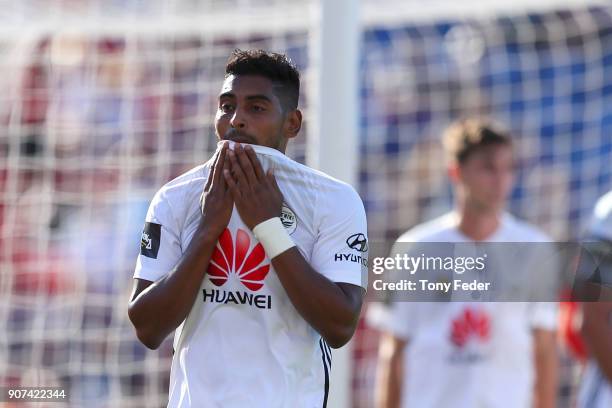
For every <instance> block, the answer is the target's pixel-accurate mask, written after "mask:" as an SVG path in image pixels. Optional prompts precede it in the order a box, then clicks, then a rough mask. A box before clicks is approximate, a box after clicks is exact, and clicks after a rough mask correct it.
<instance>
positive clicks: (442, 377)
mask: <svg viewBox="0 0 612 408" xmlns="http://www.w3.org/2000/svg"><path fill="white" fill-rule="evenodd" d="M457 225H458V216H457V214H455V213H450V214H447V215H445V216H443V217H440V218H438V219H435V220H433V221H430V222H428V223H425V224H422V225H420V226H417V227H415V228H413V229H412V230H410V231H408V232H407V233H405V234H404V235H402V236H401V237H400V238H399V239H398V242H470V240H469V239H468V238H467V237H466V236H465V235H463V234H462V233H461V231H460V230H459V229H458V227H457ZM488 241H489V242H546V241H550V240H549V239H547V238H546V236H545V235H544V234H543V233H541V232H539V231H538V230H536V229H535V228H533V227H531V226H529V225H527V224H526V223H523V222H520V221H519V220H517V219H515V218H514V217H512V216H511V215H509V214H504V215H503V217H502V220H501V225H500V227H499V228H498V230H497V231H496V232H495V233H494V234H493V236H491V237H490V239H489V240H488ZM556 311H557V305H556V304H554V303H526V302H515V303H506V302H490V303H487V302H480V303H475V302H473V303H468V302H448V303H447V302H438V303H434V302H420V303H419V302H400V301H398V302H393V304H392V306H391V310H390V313H389V314H388V315H386V316H385V319H384V320H383V322H379V324H380V323H382V326H383V327H382V328H383V329H384V330H388V331H390V332H392V333H393V334H394V335H396V336H397V337H400V338H403V339H404V340H406V341H407V342H408V343H407V346H406V351H405V353H404V358H405V360H404V367H405V371H404V372H405V373H406V374H405V376H404V383H403V385H402V390H403V391H402V401H403V404H402V406H404V407H441V408H444V407H453V408H462V407H464V408H479V407H487V408H497V407H508V408H510V407H511V408H521V407H531V399H532V392H533V381H534V375H533V367H534V361H533V357H532V354H533V352H532V329H533V328H535V327H538V328H544V329H550V330H554V329H555V327H556V324H557V313H556Z"/></svg>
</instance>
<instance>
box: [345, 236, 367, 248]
mask: <svg viewBox="0 0 612 408" xmlns="http://www.w3.org/2000/svg"><path fill="white" fill-rule="evenodd" d="M346 245H348V246H349V248H351V249H356V250H357V251H359V252H365V251H367V250H368V240H367V239H366V237H365V235H363V234H362V233H358V234H353V235H351V236H350V237H348V238H347V239H346Z"/></svg>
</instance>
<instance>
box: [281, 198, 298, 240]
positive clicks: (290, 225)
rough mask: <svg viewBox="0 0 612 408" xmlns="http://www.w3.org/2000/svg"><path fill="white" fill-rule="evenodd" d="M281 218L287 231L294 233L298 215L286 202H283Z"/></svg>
mask: <svg viewBox="0 0 612 408" xmlns="http://www.w3.org/2000/svg"><path fill="white" fill-rule="evenodd" d="M280 219H281V222H282V223H283V227H285V229H286V230H287V233H288V234H289V235H291V234H293V233H294V232H295V229H296V228H297V217H296V216H295V213H294V212H293V210H291V208H289V206H288V205H287V203H285V202H283V207H282V208H281V215H280Z"/></svg>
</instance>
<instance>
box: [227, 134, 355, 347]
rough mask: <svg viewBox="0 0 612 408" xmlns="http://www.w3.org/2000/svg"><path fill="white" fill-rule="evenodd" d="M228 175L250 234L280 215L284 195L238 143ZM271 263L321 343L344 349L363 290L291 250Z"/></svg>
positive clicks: (353, 328)
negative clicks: (334, 278)
mask: <svg viewBox="0 0 612 408" xmlns="http://www.w3.org/2000/svg"><path fill="white" fill-rule="evenodd" d="M228 155H229V158H230V163H231V172H230V171H229V170H227V171H225V172H224V173H225V178H226V182H227V184H228V185H229V188H230V190H231V191H232V194H233V197H234V201H235V203H236V208H237V209H238V212H239V213H240V217H241V218H242V220H243V221H244V223H245V224H246V225H247V227H249V228H250V229H251V230H252V229H253V228H254V227H255V226H257V225H258V224H259V223H261V222H263V221H266V220H268V219H270V218H273V217H278V215H279V214H280V210H281V206H282V202H283V196H282V194H281V192H280V190H279V188H278V186H277V185H276V180H275V179H274V176H273V175H272V173H268V174H264V172H263V169H262V168H261V164H260V163H259V160H257V156H256V155H255V152H254V151H253V149H252V148H250V146H247V148H246V149H244V148H242V146H241V145H239V144H236V148H235V152H234V151H231V150H230V151H229V152H228ZM272 265H273V266H274V269H275V270H276V274H277V276H278V278H279V280H280V282H281V284H282V285H283V287H284V289H285V291H286V292H287V295H288V296H289V299H290V300H291V302H292V303H293V305H294V306H295V308H296V309H297V311H298V312H299V313H300V315H301V316H302V317H303V318H304V320H306V321H307V322H308V323H309V324H310V325H311V326H312V327H313V328H314V329H315V330H317V331H318V332H319V334H321V336H322V337H323V338H324V339H325V341H326V342H327V343H328V344H329V345H330V346H331V347H334V348H338V347H342V346H343V345H344V344H346V343H347V342H348V341H349V340H350V338H351V337H352V336H353V333H354V332H355V329H356V327H357V321H358V319H359V313H360V311H361V304H362V301H363V295H364V292H365V291H364V289H363V288H361V287H359V286H357V285H352V284H348V283H335V282H332V281H331V280H329V279H328V278H326V277H325V276H323V275H321V274H320V273H318V272H317V271H316V270H315V269H314V268H312V266H311V265H310V264H309V263H308V262H307V261H306V259H304V257H303V256H302V254H301V253H300V251H299V250H298V249H297V248H296V247H293V248H290V249H288V250H286V251H284V252H283V253H281V254H279V255H277V256H275V257H274V258H273V259H272Z"/></svg>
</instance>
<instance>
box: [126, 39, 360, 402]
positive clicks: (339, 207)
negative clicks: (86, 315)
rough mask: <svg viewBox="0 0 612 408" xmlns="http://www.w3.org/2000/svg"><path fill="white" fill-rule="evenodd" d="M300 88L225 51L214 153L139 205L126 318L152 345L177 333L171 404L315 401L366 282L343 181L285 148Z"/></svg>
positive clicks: (283, 68) (271, 64) (321, 398)
mask: <svg viewBox="0 0 612 408" xmlns="http://www.w3.org/2000/svg"><path fill="white" fill-rule="evenodd" d="M298 96H299V73H298V71H297V70H296V68H295V67H294V66H293V64H292V63H291V62H290V61H288V60H287V58H286V57H285V56H283V55H280V54H275V53H268V52H265V51H261V50H259V51H240V50H237V51H235V52H234V53H233V54H232V55H231V56H230V59H229V61H228V63H227V66H226V75H225V81H224V82H223V85H222V88H221V91H220V93H219V97H218V110H217V114H216V118H215V128H216V135H217V138H218V139H219V141H220V142H219V147H218V149H217V151H216V153H215V155H214V157H213V158H212V159H211V160H210V161H208V162H207V163H206V164H204V165H202V166H199V167H196V168H194V169H192V170H191V171H189V172H187V173H185V174H183V175H181V176H179V177H178V178H176V179H175V180H173V181H171V182H169V183H168V184H166V185H165V186H163V187H162V188H161V189H160V190H159V191H158V192H157V194H156V195H155V197H154V198H153V201H152V202H151V205H150V208H149V212H148V214H147V216H146V223H145V229H144V232H143V235H142V242H141V254H140V256H139V257H138V262H137V266H136V271H135V274H134V278H135V283H134V290H133V294H132V296H131V301H130V304H129V317H130V319H131V321H132V323H133V325H134V327H135V329H136V333H137V335H138V338H139V339H140V340H141V341H142V342H143V343H144V344H145V345H146V346H147V347H149V348H152V349H155V348H157V347H158V346H159V345H160V343H161V342H162V341H163V340H164V339H165V338H166V336H168V334H170V333H172V332H173V331H175V330H176V331H175V333H174V344H173V345H174V350H175V352H174V357H173V361H172V368H171V378H170V393H169V402H168V406H170V407H266V408H270V407H322V406H323V407H324V406H326V404H327V393H328V388H329V376H330V369H331V350H330V347H331V348H337V347H341V346H343V345H344V344H345V343H346V342H348V340H349V339H350V338H351V336H352V335H353V333H354V331H355V328H356V324H357V321H358V317H359V313H360V309H361V304H362V298H363V296H364V292H365V286H366V281H365V280H366V272H367V233H366V219H365V211H364V208H363V204H362V202H361V199H360V198H359V196H358V195H357V193H356V192H355V191H354V189H353V188H351V187H350V186H349V185H347V184H345V183H342V182H340V181H338V180H336V179H334V178H332V177H329V176H327V175H325V174H323V173H321V172H318V171H315V170H313V169H310V168H308V167H306V166H303V165H301V164H299V163H296V162H295V161H293V160H291V159H289V158H287V157H286V156H285V155H284V152H285V148H286V146H287V142H288V140H289V139H291V138H293V137H295V136H296V135H297V134H298V131H299V130H300V127H301V123H302V115H301V112H300V111H299V110H298V107H297V106H298ZM332 137H333V136H332Z"/></svg>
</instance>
